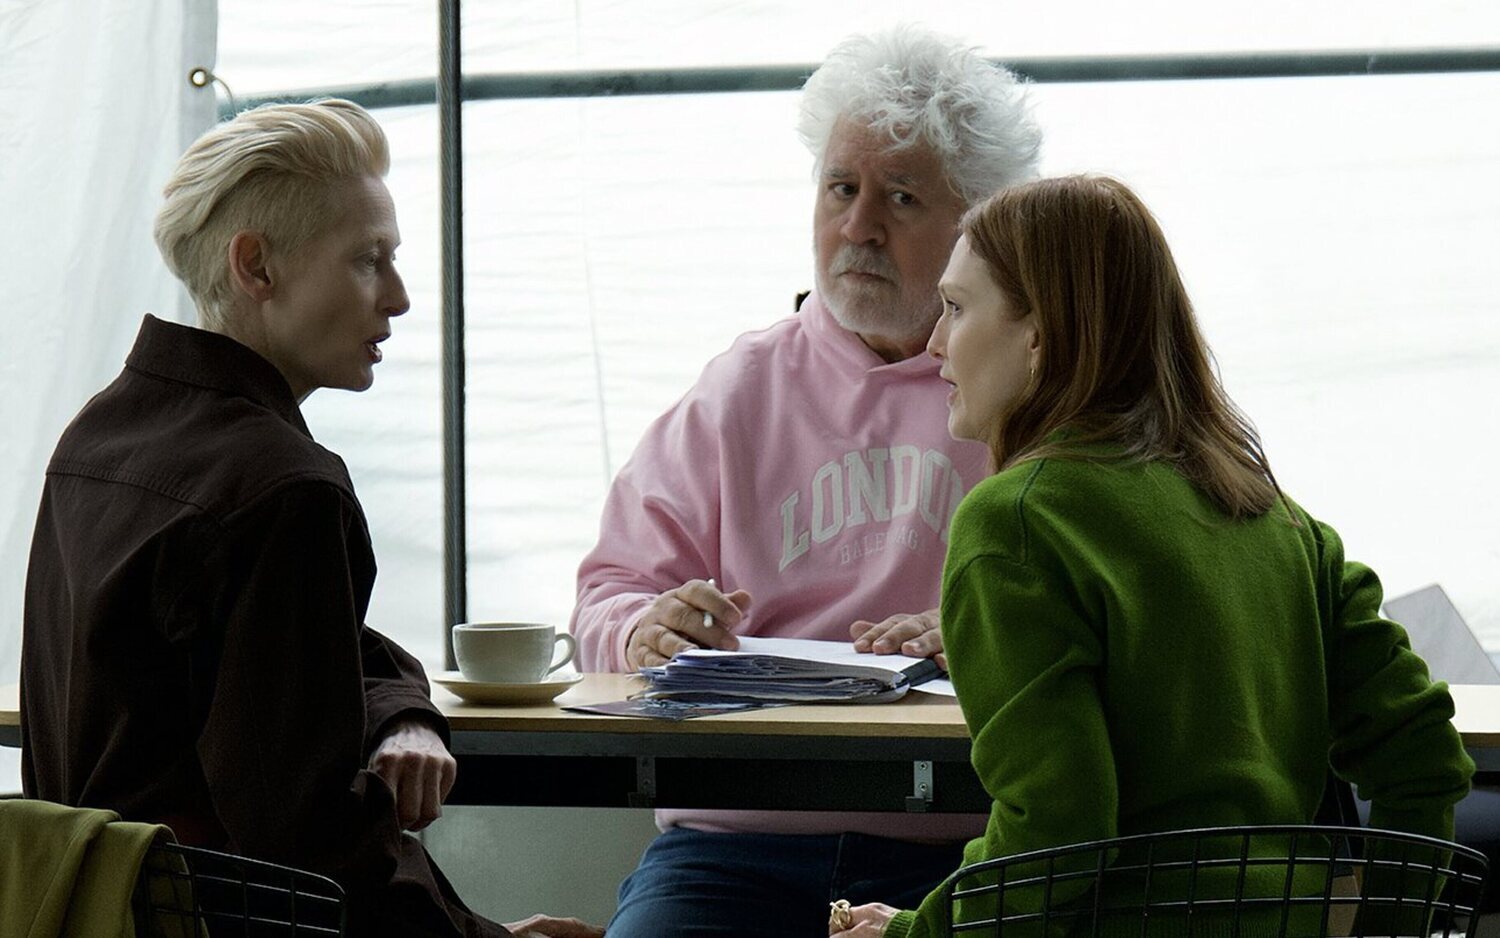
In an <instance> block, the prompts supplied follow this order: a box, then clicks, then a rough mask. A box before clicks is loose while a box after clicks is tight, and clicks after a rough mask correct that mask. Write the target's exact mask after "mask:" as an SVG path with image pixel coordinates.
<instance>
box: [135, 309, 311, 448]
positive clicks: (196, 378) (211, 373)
mask: <svg viewBox="0 0 1500 938" xmlns="http://www.w3.org/2000/svg"><path fill="white" fill-rule="evenodd" d="M125 365H126V367H127V368H132V369H134V370H136V371H140V372H144V373H146V374H150V375H155V376H156V377H158V378H164V379H166V380H168V381H179V382H182V383H183V384H191V385H196V386H198V387H203V388H211V389H213V390H216V391H222V392H224V393H225V394H233V395H236V396H238V397H243V398H247V399H249V400H251V401H254V402H255V403H257V404H259V405H261V406H262V407H265V408H268V409H270V410H272V411H274V412H275V413H276V414H277V415H278V416H280V417H281V418H282V419H283V420H285V421H286V422H287V423H289V424H291V425H292V426H294V427H296V428H297V429H298V430H299V431H301V433H302V434H303V435H304V436H306V437H307V438H308V439H311V438H312V433H311V432H310V431H309V430H308V429H307V423H306V421H304V420H303V419H302V410H301V408H300V407H298V406H297V399H296V398H295V397H293V396H292V388H291V385H289V384H287V382H286V378H284V377H282V374H281V372H280V371H278V370H277V368H276V366H275V365H273V364H271V363H270V362H269V361H266V359H264V358H262V357H261V356H260V355H259V354H257V353H256V352H254V351H252V350H251V349H249V348H248V347H246V346H244V345H241V344H240V343H239V342H236V341H235V340H234V339H231V338H230V337H229V336H227V335H221V334H219V333H217V332H209V331H208V330H206V329H195V328H193V327H192V326H182V325H178V324H177V323H174V322H165V321H163V320H160V319H157V318H156V317H155V316H152V315H151V314H150V313H147V314H146V317H145V319H143V320H142V321H141V331H140V333H139V334H138V335H137V336H136V338H135V347H134V348H132V349H131V350H130V355H129V357H127V358H126V359H125Z"/></svg>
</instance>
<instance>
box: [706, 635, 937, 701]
mask: <svg viewBox="0 0 1500 938" xmlns="http://www.w3.org/2000/svg"><path fill="white" fill-rule="evenodd" d="M747 653H749V654H760V655H782V656H784V657H788V658H807V659H808V660H810V661H821V662H824V663H826V664H852V665H863V666H864V667H867V668H884V669H885V670H887V671H901V670H904V669H906V668H909V667H911V666H912V665H914V664H917V663H918V662H920V661H922V660H923V659H921V658H913V657H910V656H908V655H876V654H872V653H870V652H858V651H855V650H854V645H853V644H852V643H850V642H824V641H817V640H815V639H810V638H759V637H754V636H741V637H740V647H739V651H718V650H715V649H712V648H705V649H703V650H702V651H695V652H694V654H695V655H698V654H704V655H735V654H747ZM912 690H913V691H922V692H925V693H929V694H938V695H940V696H943V697H956V696H958V695H957V694H956V693H955V692H954V690H953V682H952V681H950V680H948V679H946V678H937V679H934V680H931V681H928V682H927V683H925V684H921V685H919V686H917V687H914V688H912Z"/></svg>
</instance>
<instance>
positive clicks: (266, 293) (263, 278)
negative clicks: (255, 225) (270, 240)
mask: <svg viewBox="0 0 1500 938" xmlns="http://www.w3.org/2000/svg"><path fill="white" fill-rule="evenodd" d="M270 253H271V251H270V245H269V244H267V243H266V239H265V237H264V236H263V235H261V234H260V232H257V231H237V232H235V234H234V237H232V238H230V239H229V279H230V281H231V282H232V283H233V284H234V286H235V289H237V290H238V291H239V292H240V293H243V294H244V295H245V296H247V297H249V298H250V299H252V300H255V301H256V302H264V301H266V300H268V299H270V298H271V269H270V266H269V257H270Z"/></svg>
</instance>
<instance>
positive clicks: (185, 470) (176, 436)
mask: <svg viewBox="0 0 1500 938" xmlns="http://www.w3.org/2000/svg"><path fill="white" fill-rule="evenodd" d="M48 473H49V474H53V475H70V476H76V477H81V478H85V479H90V480H93V481H95V482H99V483H106V484H118V485H127V486H131V487H134V488H136V489H141V490H146V491H150V492H154V493H156V494H158V495H161V496H163V497H167V498H171V499H174V500H177V501H180V502H184V503H187V504H190V505H194V506H196V507H198V508H201V509H203V510H204V511H206V512H208V513H210V514H212V515H216V516H220V517H223V516H227V515H229V514H231V513H233V512H235V511H237V510H238V509H241V508H243V507H245V506H247V505H250V504H252V503H254V502H256V501H258V500H260V499H262V498H263V497H266V496H267V495H269V494H271V493H273V492H274V491H276V490H278V489H281V488H283V487H284V486H287V485H289V484H295V483H298V482H306V483H315V484H321V485H324V486H328V487H332V488H334V489H337V490H339V491H341V492H343V493H345V494H346V495H347V496H348V497H349V498H351V499H352V498H353V487H352V484H351V482H350V480H349V474H348V470H347V469H346V468H345V466H344V463H343V460H341V459H339V457H338V456H336V455H335V454H333V453H332V452H330V451H329V450H327V449H326V448H324V447H323V446H321V445H320V444H318V443H317V442H316V441H315V440H313V439H312V438H311V437H309V436H308V435H306V434H305V433H303V432H302V431H301V430H300V429H299V428H297V427H295V426H293V425H292V424H290V423H288V422H287V421H286V420H285V419H284V418H282V417H281V416H280V415H278V414H276V413H275V412H273V411H271V410H270V409H268V408H266V407H263V406H260V405H258V404H256V403H255V402H253V401H250V400H248V399H246V398H243V397H238V396H235V395H232V394H225V393H223V392H219V391H215V390H213V389H207V388H196V387H188V386H183V385H178V384H173V383H170V382H160V381H157V380H156V379H154V378H152V377H150V376H144V375H139V374H134V373H132V372H130V371H128V370H127V371H126V372H125V373H124V374H122V375H121V376H120V377H119V378H118V379H116V380H115V382H113V383H112V384H111V385H109V387H107V388H105V389H104V390H103V391H101V392H100V393H99V394H98V395H96V396H95V397H94V398H93V399H92V400H90V401H89V403H88V404H86V405H85V406H84V408H83V409H82V410H81V411H80V412H79V413H78V416H77V417H75V418H74V419H73V421H72V423H70V424H69V425H68V428H67V429H66V430H65V431H64V432H63V435H62V437H61V439H60V440H59V441H58V445H57V449H56V451H55V452H54V454H53V457H52V461H51V463H50V464H49V466H48Z"/></svg>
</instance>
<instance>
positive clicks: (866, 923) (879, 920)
mask: <svg viewBox="0 0 1500 938" xmlns="http://www.w3.org/2000/svg"><path fill="white" fill-rule="evenodd" d="M898 911H900V910H899V909H893V908H891V907H890V906H888V905H881V904H880V903H879V902H871V903H869V904H867V905H856V906H854V907H852V908H851V909H849V912H848V921H849V923H850V924H849V925H848V926H847V927H843V928H841V927H840V926H839V923H837V922H835V921H834V917H833V916H829V918H828V934H830V935H838V936H839V938H880V936H881V935H884V934H885V926H887V925H889V924H890V921H891V917H892V916H894V915H895V914H896V913H897V912H898Z"/></svg>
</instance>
